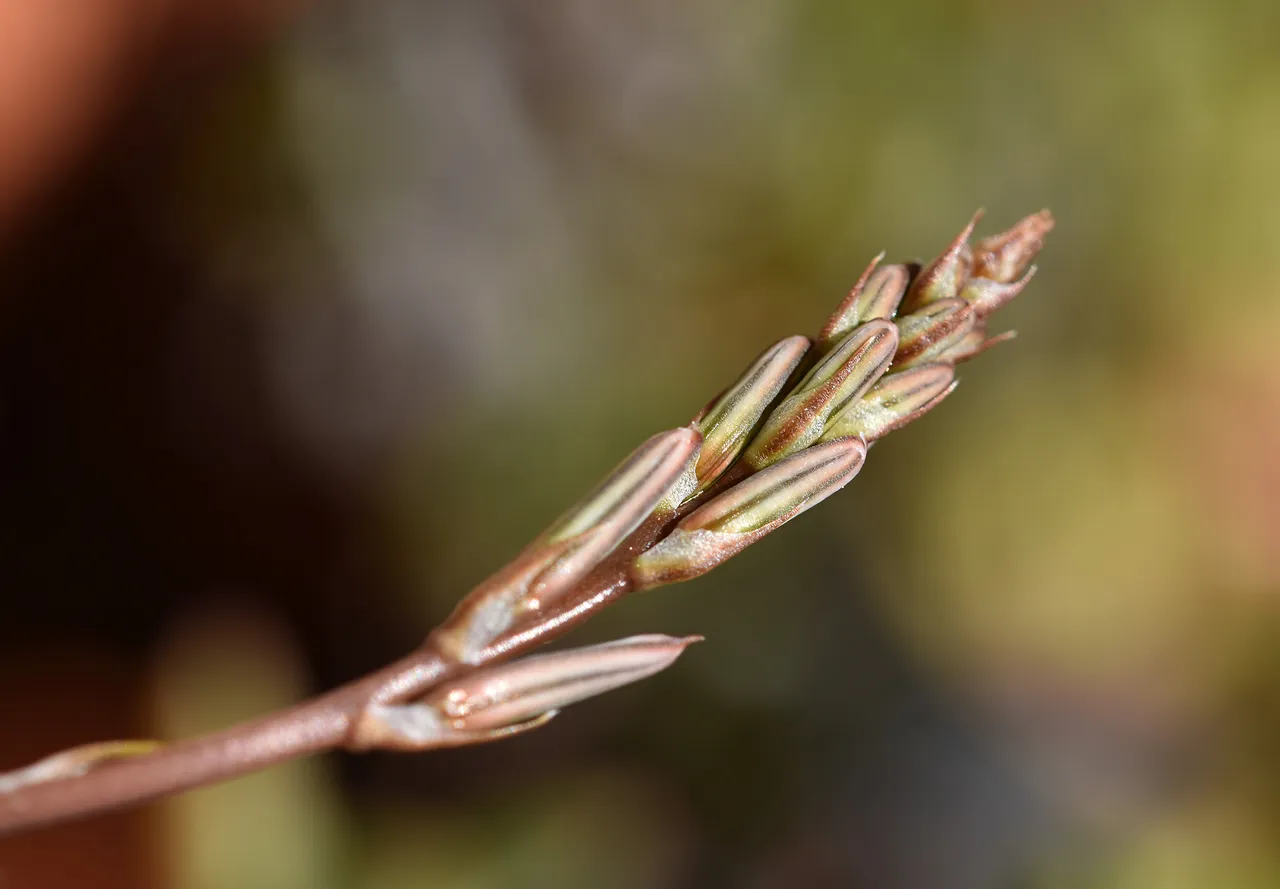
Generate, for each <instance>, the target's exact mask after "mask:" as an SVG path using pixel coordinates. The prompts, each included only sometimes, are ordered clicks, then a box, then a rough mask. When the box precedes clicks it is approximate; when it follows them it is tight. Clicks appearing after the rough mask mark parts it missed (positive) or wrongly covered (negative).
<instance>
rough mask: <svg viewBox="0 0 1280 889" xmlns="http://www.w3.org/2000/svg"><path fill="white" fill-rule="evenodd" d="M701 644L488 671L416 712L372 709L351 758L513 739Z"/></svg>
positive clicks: (448, 687) (637, 645)
mask: <svg viewBox="0 0 1280 889" xmlns="http://www.w3.org/2000/svg"><path fill="white" fill-rule="evenodd" d="M701 640H702V637H701V636H686V637H684V638H683V639H677V638H675V637H673V636H661V635H656V634H655V635H647V636H632V637H630V638H627V639H620V640H618V641H616V642H606V643H604V644H603V645H591V646H588V647H586V648H572V649H569V650H567V651H559V652H555V653H553V654H540V655H534V656H532V657H526V658H521V659H519V660H516V661H512V662H510V663H506V664H498V665H497V666H493V667H484V668H482V669H479V670H474V671H472V672H471V673H468V674H466V675H465V676H463V677H462V678H461V679H459V680H457V681H456V682H452V683H447V684H445V685H442V686H440V687H439V688H436V689H433V690H432V691H430V692H428V693H427V694H426V696H425V697H424V698H422V700H421V701H419V702H417V703H414V704H393V705H384V704H373V705H371V706H369V707H368V708H367V709H366V710H364V711H363V712H362V713H361V714H360V715H359V717H357V719H356V720H355V724H354V726H353V728H352V731H351V735H350V737H349V738H348V740H347V747H348V748H349V749H351V750H370V749H379V750H436V749H439V748H442V747H462V746H466V745H471V744H484V743H488V742H490V741H497V740H501V739H502V738H509V737H511V736H512V735H517V734H521V733H522V732H527V731H530V730H532V729H535V728H538V727H539V726H542V725H545V724H546V723H547V722H549V721H550V720H551V718H552V717H554V716H555V715H556V713H557V712H558V711H559V709H560V708H561V707H565V706H568V705H569V704H574V703H577V702H578V701H581V700H584V699H586V698H590V697H595V696H596V695H599V694H603V693H604V692H607V691H612V690H613V689H615V688H618V687H620V686H623V685H627V684H629V683H632V682H636V681H638V680H640V679H644V678H645V677H647V676H652V675H653V674H654V673H657V672H659V671H661V670H664V669H666V668H667V667H669V666H671V664H672V663H674V662H675V660H676V658H678V657H680V655H681V654H682V653H683V652H684V650H685V649H686V648H688V647H689V646H690V645H692V644H693V643H694V642H699V641H701Z"/></svg>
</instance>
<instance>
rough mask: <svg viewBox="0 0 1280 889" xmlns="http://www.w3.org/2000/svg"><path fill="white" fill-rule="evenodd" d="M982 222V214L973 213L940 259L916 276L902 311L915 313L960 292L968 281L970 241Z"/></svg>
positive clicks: (951, 297)
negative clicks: (974, 228) (923, 307)
mask: <svg viewBox="0 0 1280 889" xmlns="http://www.w3.org/2000/svg"><path fill="white" fill-rule="evenodd" d="M981 218H982V211H981V210H979V211H978V212H977V213H974V214H973V218H972V219H970V220H969V224H968V225H966V226H965V227H964V229H963V230H962V231H961V232H960V234H958V235H956V239H955V240H954V241H952V242H951V244H950V246H948V247H947V249H946V250H944V251H943V253H942V255H941V256H939V257H938V258H937V259H935V260H934V261H933V262H931V263H929V265H927V266H925V268H924V271H922V272H921V273H920V274H918V275H916V278H915V280H914V281H912V282H911V288H910V289H909V290H908V291H907V295H906V298H905V299H903V301H902V307H903V309H904V310H905V311H908V312H914V311H915V310H916V309H918V308H920V307H921V306H924V305H928V304H929V303H931V302H936V301H937V300H940V299H953V298H954V297H955V296H956V295H957V294H958V293H959V292H960V288H961V287H963V286H964V283H965V281H967V280H968V279H969V268H970V265H971V264H972V254H971V253H970V250H969V238H970V236H972V235H973V227H974V226H975V225H977V224H978V220H979V219H981Z"/></svg>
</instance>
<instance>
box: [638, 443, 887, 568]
mask: <svg viewBox="0 0 1280 889" xmlns="http://www.w3.org/2000/svg"><path fill="white" fill-rule="evenodd" d="M866 455H867V447H866V444H865V443H864V442H863V441H862V440H861V439H858V438H842V439H837V440H835V441H830V442H827V443H825V444H820V445H816V446H814V447H811V448H807V449H805V450H803V451H801V452H799V453H798V454H793V455H792V456H790V457H787V458H786V459H785V460H782V461H780V462H778V463H775V464H773V465H772V466H770V467H768V468H767V469H764V470H761V471H760V472H758V473H756V474H755V475H753V476H751V477H750V478H748V479H746V480H745V481H742V482H739V483H738V484H736V485H734V486H733V487H732V488H730V489H729V490H727V491H725V492H724V493H723V494H721V495H719V496H718V497H716V498H714V499H713V500H711V501H710V502H709V503H707V504H705V505H703V506H701V507H699V508H698V509H696V510H694V511H693V512H692V513H690V514H689V515H688V516H686V517H685V518H684V519H683V520H682V521H681V522H680V524H678V525H677V526H676V527H675V529H674V530H673V531H672V532H671V533H670V534H669V535H667V537H665V538H664V539H662V540H661V541H659V542H658V543H657V544H656V545H654V546H653V547H652V548H650V549H649V550H647V551H646V552H644V553H642V554H641V555H640V556H639V558H637V559H636V561H635V564H634V565H633V566H632V569H631V576H632V579H633V580H634V581H635V582H636V584H637V586H638V587H639V588H641V589H651V588H653V587H656V586H661V585H663V584H668V583H675V582H677V581H681V580H688V579H689V578H692V577H697V576H698V575H700V574H705V573H706V572H707V571H710V570H711V569H712V568H714V567H716V566H717V565H719V564H720V563H721V562H724V561H725V560H726V559H728V558H730V557H732V556H734V555H736V554H737V553H739V552H741V551H742V550H743V549H745V548H746V547H748V546H750V545H751V544H752V543H755V542H756V541H757V540H759V539H760V538H761V537H764V536H765V535H766V534H769V533H770V532H772V531H774V530H776V529H777V528H779V527H780V526H782V525H783V524H785V523H786V522H788V521H790V520H791V519H793V518H795V517H796V516H797V515H799V514H800V513H802V512H804V511H805V510H806V509H809V508H811V507H813V506H816V505H817V504H818V503H821V502H822V501H823V500H825V499H826V498H827V497H830V496H831V495H832V494H834V493H835V492H836V491H838V490H840V488H842V487H844V486H845V484H847V483H848V482H849V480H850V479H852V478H853V477H854V476H855V475H857V474H858V470H859V469H861V468H862V463H863V460H864V459H865V458H866Z"/></svg>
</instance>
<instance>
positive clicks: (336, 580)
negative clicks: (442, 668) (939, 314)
mask: <svg viewBox="0 0 1280 889" xmlns="http://www.w3.org/2000/svg"><path fill="white" fill-rule="evenodd" d="M1277 34H1280V5H1277V4H1275V3H1274V2H1272V0H1219V2H1213V3H1210V2H1203V0H1202V2H1193V0H1159V2H1157V0H1131V2H1125V3H1111V2H1104V0H1083V2H1074V3H1055V2H1048V0H1038V2H1037V0H1032V2H1025V0H1024V2H1017V3H1015V2H1011V0H964V2H940V0H904V2H879V3H876V2H857V3H850V2H837V0H787V2H783V0H738V2H728V0H707V2H696V3H682V2H674V0H660V2H649V3H626V2H589V0H543V2H539V3H519V2H501V0H481V2H471V3H463V2H450V0H376V2H375V0H370V2H365V3H359V4H345V3H339V2H336V0H333V2H324V0H316V2H303V0H274V2H250V0H240V2H219V0H128V2H119V3H110V4H83V3H77V2H73V0H53V2H47V3H30V2H25V3H24V2H21V0H0V606H2V610H0V713H2V714H3V716H0V769H4V768H8V767H16V766H18V765H20V764H22V763H24V762H26V761H29V760H31V759H34V758H36V757H38V756H40V755H43V754H44V753H47V752H49V751H50V750H53V749H56V748H58V747H64V746H68V745H72V744H77V743H82V742H86V741H90V740H97V739H100V738H106V737H134V736H162V737H173V736H178V735H183V734H188V733H193V732H197V731H201V730H205V729H209V728H212V727H215V726H220V725H224V724H226V723H229V722H231V721H233V720H236V719H239V718H242V717H246V716H250V715H253V714H256V713H259V712H262V711H264V710H268V709H272V708H275V707H277V706H281V705H283V704H285V703H288V702H291V701H293V700H295V699H297V698H299V697H301V696H304V695H306V694H309V693H312V692H314V691H317V690H319V689H322V688H324V687H328V686H331V685H333V684H336V683H338V682H341V681H344V680H346V679H349V678H351V677H353V676H356V675H358V674H359V673H361V672H363V671H365V670H368V669H370V668H372V667H374V666H377V665H379V664H381V663H384V662H386V661H388V660H390V659H391V658H393V657H394V656H396V655H398V654H400V653H402V652H403V651H405V650H407V649H408V648H410V647H412V646H413V645H414V644H416V643H417V641H418V640H419V639H420V638H421V636H422V635H423V634H424V632H425V631H426V629H427V628H428V627H429V626H430V625H432V624H433V623H434V622H435V621H437V620H438V619H440V618H441V617H442V616H443V615H444V614H445V613H446V612H447V611H448V609H449V607H450V605H451V604H452V603H453V602H454V601H455V600H456V599H457V598H458V597H459V596H460V595H461V594H462V593H464V592H465V591H466V590H467V589H468V588H469V586H470V585H471V584H473V583H475V582H476V581H478V580H479V579H481V578H482V577H484V576H485V575H486V574H487V573H488V572H490V571H491V570H493V569H494V568H496V567H498V566H499V565H500V564H502V563H503V562H504V561H505V560H506V559H507V558H509V557H510V556H511V555H512V554H513V553H514V552H516V551H517V550H518V549H519V547H520V546H521V545H522V544H523V543H524V542H525V541H526V540H527V539H529V538H530V537H532V536H533V535H534V534H535V533H536V532H537V531H538V530H539V529H540V528H541V527H542V526H543V525H544V524H545V523H546V522H547V521H548V520H549V519H551V518H552V517H554V516H555V515H556V514H557V513H558V512H559V511H560V509H561V508H563V507H564V506H565V505H566V504H567V503H569V502H571V501H572V500H574V499H575V498H576V497H577V496H578V495H579V494H580V493H581V492H582V491H584V490H585V489H587V488H589V487H590V486H591V484H592V483H593V482H594V481H595V480H596V479H597V478H598V477H599V476H600V475H602V474H603V473H604V472H605V471H607V470H608V469H609V468H610V467H612V466H613V464H614V463H615V462H616V460H617V459H618V458H619V457H620V456H621V455H622V454H624V453H626V452H627V451H628V450H629V449H630V448H632V447H633V446H634V445H635V444H636V443H637V442H639V441H640V440H642V439H643V438H644V437H646V436H647V435H648V434H649V433H651V432H652V431H654V430H656V429H660V428H666V427H669V426H672V425H675V424H678V423H681V422H684V421H685V420H686V419H687V417H688V416H689V415H690V414H691V413H692V412H694V411H695V410H696V409H698V408H699V407H700V406H701V405H702V404H703V403H704V402H705V400H706V399H707V398H708V397H709V396H710V395H712V394H713V393H714V392H716V391H717V390H718V389H719V388H720V387H721V386H723V385H724V384H725V383H726V382H728V381H729V380H730V379H732V378H733V376H734V375H736V374H737V372H738V371H739V370H740V369H741V367H743V366H744V365H745V363H746V362H747V361H748V360H750V359H751V358H752V357H753V356H754V355H755V354H756V353H757V351H758V350H759V349H760V348H761V347H763V346H764V345H765V344H767V343H769V342H771V341H773V340H775V339H777V338H779V337H780V336H782V335H785V334H789V333H796V332H812V331H813V330H814V329H815V328H816V327H817V325H818V324H820V322H821V319H822V318H823V317H825V315H826V313H827V312H828V311H829V310H830V308H831V306H832V305H834V304H835V303H836V302H837V301H838V300H839V299H840V297H841V296H842V294H843V292H844V290H845V289H846V288H847V287H848V285H849V284H850V283H851V282H852V280H853V279H854V278H855V277H856V275H857V273H858V272H859V271H860V270H861V268H862V266H863V265H864V264H865V262H866V261H867V259H868V258H869V257H870V256H872V255H873V254H875V253H876V252H878V251H880V250H881V249H885V250H887V251H888V253H889V255H890V257H891V258H897V259H912V258H927V257H928V256H931V255H933V254H934V253H936V252H937V251H938V250H939V249H940V248H941V247H942V246H943V245H944V244H945V243H946V241H947V240H949V239H950V237H951V236H952V235H953V234H954V232H955V231H957V230H958V229H959V227H960V226H961V225H962V224H963V223H964V222H965V220H966V219H967V218H968V216H969V214H970V213H971V212H972V211H973V210H974V209H975V208H976V207H979V206H984V207H986V208H987V211H988V215H987V223H986V225H985V230H986V231H987V232H991V231H995V230H997V229H999V228H1003V227H1004V226H1006V225H1008V224H1011V223H1012V222H1013V221H1014V220H1016V219H1017V218H1019V217H1020V216H1022V215H1024V214H1026V213H1029V212H1034V211H1036V210H1039V209H1040V208H1041V207H1042V206H1048V207H1050V208H1052V209H1053V211H1054V213H1055V214H1056V216H1057V218H1058V220H1059V226H1058V229H1057V231H1056V232H1055V233H1054V234H1053V236H1052V237H1051V238H1050V241H1049V245H1048V247H1047V249H1046V251H1045V253H1044V254H1043V256H1042V258H1041V261H1040V265H1041V273H1040V275H1039V277H1038V278H1037V279H1036V280H1035V282H1034V283H1033V284H1032V286H1031V287H1030V288H1029V290H1028V291H1027V292H1026V293H1025V294H1024V295H1023V297H1022V298H1021V299H1020V300H1019V301H1018V302H1017V303H1016V304H1015V305H1014V306H1012V307H1011V308H1010V309H1008V310H1006V311H1005V312H1002V313H1001V316H1000V321H1001V323H1003V324H1006V325H1007V326H1011V327H1016V328H1018V329H1019V331H1020V333H1021V337H1020V339H1018V340H1016V341H1015V342H1014V343H1013V344H1012V345H1007V346H1003V347H1001V348H1000V349H999V350H997V351H995V352H993V353H990V354H989V355H987V356H984V357H983V358H982V360H980V361H977V362H974V363H972V364H969V365H966V366H965V367H964V368H963V370H962V377H963V381H964V382H963V384H962V386H961V388H960V390H959V391H958V392H957V393H956V395H955V396H953V397H952V398H951V399H949V400H948V402H947V403H946V404H945V405H943V406H942V407H941V408H939V409H938V410H937V411H936V412H934V413H933V414H931V415H930V416H928V417H927V418H925V419H924V420H922V421H921V422H919V423H918V424H915V425H913V426H912V427H911V428H910V429H908V430H904V431H902V432H900V433H897V434H894V435H893V436H891V437H890V438H889V439H887V440H886V441H885V442H884V443H883V444H881V445H880V446H879V447H877V448H875V450H874V451H873V453H872V455H871V459H870V460H869V461H868V465H867V466H866V468H865V469H864V471H863V472H862V474H861V476H860V477H859V478H858V479H857V480H856V482H855V483H854V484H853V485H852V486H850V487H849V488H848V489H847V490H846V491H845V492H844V493H843V494H842V495H841V496H840V497H839V498H836V499H833V500H831V501H829V502H828V503H827V504H824V506H823V507H822V508H821V509H819V510H816V511H814V512H812V513H809V514H806V515H805V516H804V517H803V518H801V519H800V520H798V521H796V522H795V523H794V525H792V526H790V527H789V528H787V529H786V530H785V531H784V532H782V533H780V534H778V535H776V536H775V537H771V538H770V539H768V540H767V541H764V542H763V543H761V544H760V545H758V546H756V547H754V548H752V550H750V551H749V552H747V553H745V554H743V555H742V556H741V557H739V558H738V559H736V560H734V561H733V562H731V563H729V564H727V565H725V566H724V567H723V568H721V569H718V570H717V571H715V572H714V573H713V574H711V575H709V576H708V577H706V578H703V579H701V580H698V581H696V582H693V583H690V584H688V585H685V586H682V587H675V588H669V589H665V590H662V591H658V592H655V593H651V594H646V595H643V596H638V597H634V598H632V599H629V600H628V601H626V602H625V603H623V604H622V605H620V606H619V607H617V608H616V609H612V610H610V611H609V612H608V613H606V614H604V615H602V616H601V617H600V618H599V619H598V620H596V621H593V622H592V624H591V625H590V626H589V627H587V628H585V629H584V630H583V631H581V632H579V633H578V634H576V635H575V637H574V639H575V641H578V642H582V641H587V640H597V639H605V638H610V637H616V636H620V635H628V634H631V633H636V632H656V631H663V632H671V633H686V632H701V633H704V634H705V635H706V636H707V637H708V642H707V643H706V644H704V645H702V646H699V647H697V648H696V649H694V650H691V651H690V652H689V654H688V655H687V656H686V657H685V658H684V659H682V661H681V662H680V663H679V664H678V665H677V666H676V667H675V668H674V669H673V670H671V671H669V672H668V673H665V674H663V675H661V676H659V677H657V678H655V679H652V680H649V681H647V682H645V683H643V684H641V685H639V686H634V687H631V688H628V689H625V690H623V691H620V692H617V693H615V694H612V695H609V696H607V697H605V698H602V699H599V700H597V701H593V702H590V703H588V704H585V705H582V706H579V707H576V708H573V709H572V710H570V711H568V712H566V713H565V714H564V715H562V717H561V718H559V719H557V720H556V721H555V722H554V723H553V724H551V725H550V726H548V727H547V728H545V729H542V730H540V731H539V732H537V733H535V734H533V735H529V736H526V737H524V738H521V739H518V740H514V741H511V742H508V743H504V744H500V745H493V746H489V747H486V748H480V749H473V750H463V751H456V752H446V753H440V754H435V755H430V756H420V757H404V756H392V755H370V756H366V757H361V758H354V757H337V756H334V757H328V758H322V759H320V760H314V761H307V762H300V763H295V764H291V765H288V766H285V767H282V768H277V769H274V770H272V771H269V772H267V773H264V774H261V775H259V776H255V777H252V778H248V779H245V780H241V781H238V782H235V783H233V784H230V785H226V786H222V787H219V788H216V789H212V790H207V791H202V792H199V793H195V794H191V795H189V796H186V797H183V798H181V799H178V800H174V801H170V802H168V803H166V804H163V805H159V806H152V807H150V808H147V809H145V810H142V811H136V812H131V813H125V814H120V815H115V816H111V817H107V818H100V819H95V820H93V821H89V822H84V823H81V824H76V825H70V826H66V827H62V828H58V829H55V830H50V831H46V832H42V833H39V834H33V835H29V836H25V837H22V838H18V839H8V840H3V841H0V886H2V887H4V889H46V887H48V889H60V887H75V889H86V887H107V889H110V887H129V889H160V887H164V889H168V887H174V889H295V887H296V889H419V887H432V889H507V887H520V889H525V887H534V889H541V887H547V889H600V887H618V889H659V887H661V889H666V887H673V889H684V887H689V889H692V887H698V889H703V887H707V889H715V887H733V889H739V887H741V889H773V887H778V889H782V887H819V889H825V887H836V889H845V887H862V886H866V887H877V889H932V887H946V889H1022V887H1025V889H1183V887H1187V889H1190V887H1197V889H1198V887H1203V886H1214V887H1223V889H1264V887H1267V889H1269V887H1277V886H1280V842H1277V839H1280V703H1278V701H1280V466H1278V464H1277V460H1276V456H1277V455H1278V454H1280V348H1278V347H1277V341H1278V340H1280V54H1278V53H1276V51H1275V37H1276V35H1277Z"/></svg>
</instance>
